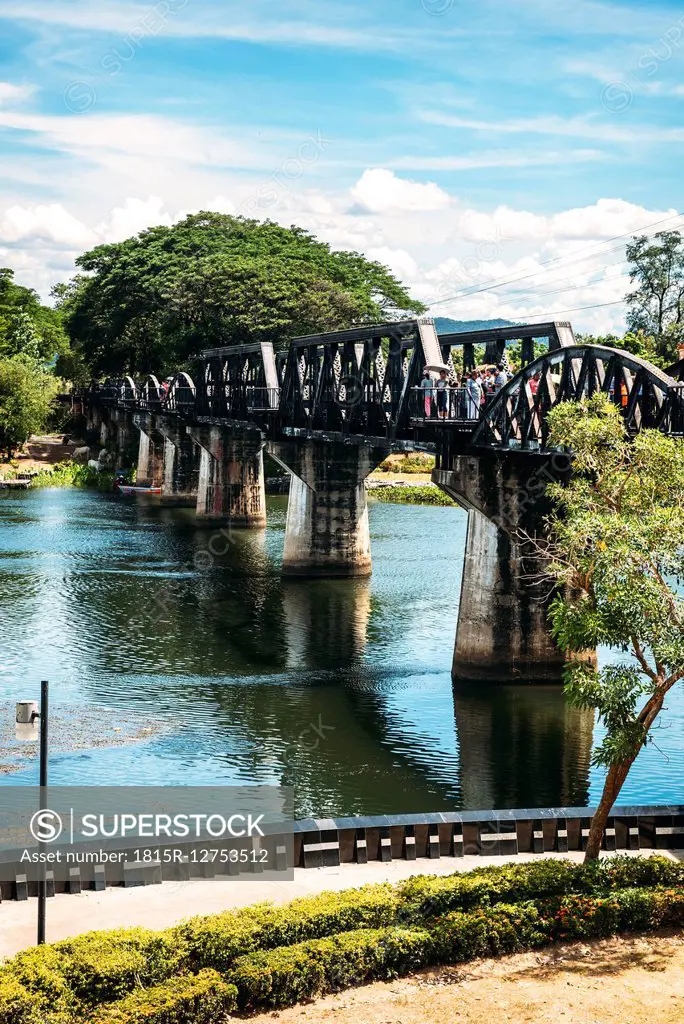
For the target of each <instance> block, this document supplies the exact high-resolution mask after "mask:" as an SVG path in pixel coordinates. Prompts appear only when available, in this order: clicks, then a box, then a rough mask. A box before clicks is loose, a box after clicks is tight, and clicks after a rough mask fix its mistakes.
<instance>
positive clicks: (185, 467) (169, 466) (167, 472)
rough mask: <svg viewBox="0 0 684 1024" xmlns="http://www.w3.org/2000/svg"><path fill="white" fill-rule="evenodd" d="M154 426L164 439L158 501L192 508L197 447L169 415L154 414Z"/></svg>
mask: <svg viewBox="0 0 684 1024" xmlns="http://www.w3.org/2000/svg"><path fill="white" fill-rule="evenodd" d="M154 420H155V426H156V429H157V431H158V433H159V434H161V436H162V437H163V439H164V467H163V471H162V484H161V488H162V492H161V504H162V505H168V506H170V507H176V508H180V507H186V508H194V507H195V506H196V505H197V492H198V487H199V471H200V457H201V451H202V450H201V449H200V448H199V446H198V445H197V444H196V443H195V441H193V439H192V437H191V436H190V433H189V431H188V428H187V427H186V426H185V424H184V423H182V422H180V421H179V420H178V419H176V418H175V417H173V416H167V415H156V416H155V417H154Z"/></svg>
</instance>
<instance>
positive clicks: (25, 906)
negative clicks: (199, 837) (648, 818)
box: [0, 853, 674, 959]
mask: <svg viewBox="0 0 684 1024" xmlns="http://www.w3.org/2000/svg"><path fill="white" fill-rule="evenodd" d="M665 855H666V856H670V854H665ZM544 856H545V857H558V856H560V855H559V854H552V853H551V854H544ZM563 856H565V857H566V858H570V859H572V860H575V861H581V860H582V857H583V854H581V853H569V854H564V855H563ZM538 859H539V855H536V856H535V855H534V854H529V853H528V854H524V853H521V854H518V855H517V856H516V857H456V858H454V857H442V858H440V859H439V860H434V861H431V860H425V859H421V860H416V861H405V860H395V861H392V862H391V863H389V864H381V863H380V862H379V861H373V862H372V863H370V864H366V865H364V866H361V865H357V864H343V865H341V866H340V867H337V868H320V869H314V868H306V869H304V868H298V869H296V870H295V877H294V881H288V882H264V881H236V880H235V879H231V880H226V881H223V880H215V879H214V880H209V879H207V880H197V881H192V882H164V883H162V884H161V885H149V886H141V887H139V888H131V889H123V888H113V889H106V890H105V891H104V892H84V893H81V894H80V895H78V896H72V895H68V894H60V895H58V896H54V897H52V898H51V899H49V900H48V902H47V939H48V942H56V941H57V940H58V939H64V938H67V937H69V936H72V935H80V934H81V933H82V932H87V931H92V930H93V929H102V928H126V927H131V926H134V925H141V926H144V927H146V928H155V929H159V928H167V927H168V926H169V925H173V924H176V923H177V922H178V921H182V920H184V919H185V918H188V917H192V916H194V915H195V914H215V913H218V912H219V911H221V910H226V909H228V908H230V907H244V906H248V905H249V904H250V903H258V902H260V901H262V900H271V901H273V902H274V903H286V902H287V901H288V900H292V899H295V898H296V897H297V896H308V895H311V894H313V893H317V892H324V891H325V890H330V889H349V888H354V887H356V886H360V885H365V884H366V883H368V882H386V881H387V882H400V881H401V880H402V879H405V878H410V877H411V875H420V874H429V875H449V874H453V873H454V872H455V871H470V870H472V868H476V867H482V866H484V865H492V864H505V863H508V862H510V861H512V860H514V861H516V863H522V862H524V861H531V860H538ZM673 859H674V858H673ZM36 910H37V901H36V900H35V899H31V900H27V901H25V902H23V903H17V902H16V901H7V902H5V903H2V904H0V959H2V958H4V957H8V956H12V955H13V954H14V953H16V952H18V951H19V950H20V949H25V948H26V947H27V946H32V945H34V944H35V934H36Z"/></svg>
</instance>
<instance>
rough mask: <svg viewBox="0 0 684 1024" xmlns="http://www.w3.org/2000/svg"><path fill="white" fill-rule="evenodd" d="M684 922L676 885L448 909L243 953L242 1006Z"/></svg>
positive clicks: (238, 979) (233, 974)
mask: <svg viewBox="0 0 684 1024" xmlns="http://www.w3.org/2000/svg"><path fill="white" fill-rule="evenodd" d="M683 925H684V893H682V892H681V890H649V889H627V890H622V891H621V890H617V891H616V892H614V893H613V894H611V895H610V896H605V897H600V896H579V895H575V896H568V897H562V898H554V899H551V900H546V901H543V900H539V901H532V900H530V901H527V902H524V903H518V904H505V903H501V904H498V905H496V906H491V907H477V908H475V909H474V910H469V911H453V912H451V913H449V914H447V915H446V916H445V917H444V918H442V919H439V920H438V921H435V922H432V923H431V924H430V925H428V926H427V927H426V928H423V929H416V928H412V929H408V928H384V929H372V930H369V929H364V930H360V931H353V932H347V933H345V934H343V935H338V936H336V937H335V938H334V939H333V938H327V939H313V940H309V941H308V942H301V943H299V944H298V945H295V946H288V947H283V948H279V949H272V950H265V951H262V952H258V953H251V954H248V955H247V956H244V957H240V958H239V959H238V960H237V961H236V962H235V964H234V965H233V967H232V969H231V970H230V972H229V978H230V980H231V981H232V982H233V984H234V985H235V986H236V988H237V992H238V1006H239V1007H240V1009H241V1010H256V1009H259V1008H265V1007H271V1008H278V1007H283V1006H288V1005H291V1004H293V1003H296V1002H299V1001H301V1000H302V999H310V998H313V997H315V996H319V995H323V994H325V993H327V992H337V991H340V990H342V989H344V988H349V987H351V986H353V985H360V984H363V983H364V982H368V981H373V980H386V979H390V978H395V977H397V976H399V975H403V974H408V973H409V972H411V971H414V970H416V969H417V968H419V967H427V966H430V965H434V964H456V963H462V962H465V961H468V960H472V959H474V958H475V957H483V956H492V955H494V956H499V955H501V954H503V953H517V952H523V951H525V950H528V949H535V948H538V947H540V946H544V945H548V944H549V943H552V942H555V941H560V940H567V939H574V938H584V939H589V938H601V937H605V936H607V935H615V934H618V933H620V932H625V931H645V930H651V929H654V928H658V927H663V926H671V927H677V928H681V927H682V926H683Z"/></svg>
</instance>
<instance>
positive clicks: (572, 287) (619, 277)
mask: <svg viewBox="0 0 684 1024" xmlns="http://www.w3.org/2000/svg"><path fill="white" fill-rule="evenodd" d="M628 277H629V274H628V273H626V274H616V275H615V277H608V278H606V277H604V278H601V279H600V280H598V281H587V282H586V283H584V284H567V285H566V284H559V285H558V287H556V288H549V289H548V290H546V291H543V292H537V291H534V290H533V289H529V290H526V291H519V292H507V293H506V294H505V295H502V296H500V301H501V302H508V301H509V300H511V301H513V300H515V299H519V298H524V297H525V296H526V295H530V296H537V295H557V294H558V293H559V292H575V291H577V290H578V289H579V288H596V286H597V285H600V284H610V283H611V282H612V281H624V280H626V279H627V278H628Z"/></svg>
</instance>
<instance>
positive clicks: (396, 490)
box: [369, 484, 456, 506]
mask: <svg viewBox="0 0 684 1024" xmlns="http://www.w3.org/2000/svg"><path fill="white" fill-rule="evenodd" d="M369 493H370V495H371V496H372V497H373V498H375V499H376V500H377V501H390V502H394V503H397V504H403V505H451V506H453V505H455V504H456V502H455V501H452V500H451V498H450V497H449V496H448V495H447V494H445V493H444V491H440V489H439V487H435V486H434V485H433V484H425V485H424V486H423V487H413V486H411V487H401V486H396V487H394V486H391V487H373V488H370V489H369Z"/></svg>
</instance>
